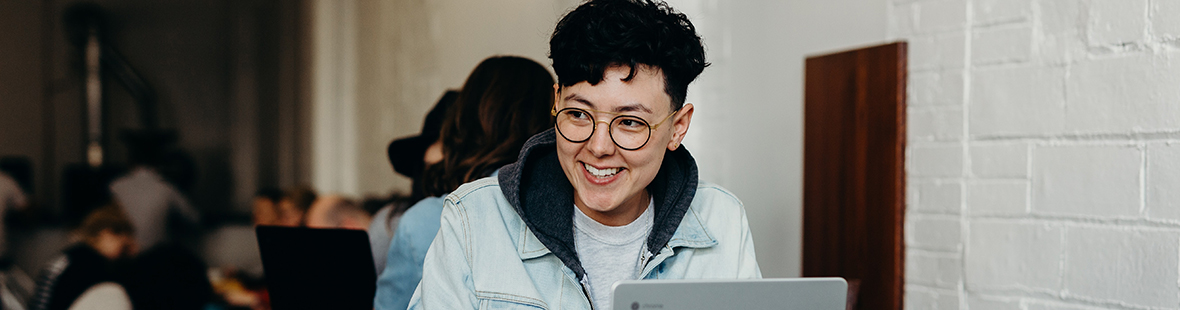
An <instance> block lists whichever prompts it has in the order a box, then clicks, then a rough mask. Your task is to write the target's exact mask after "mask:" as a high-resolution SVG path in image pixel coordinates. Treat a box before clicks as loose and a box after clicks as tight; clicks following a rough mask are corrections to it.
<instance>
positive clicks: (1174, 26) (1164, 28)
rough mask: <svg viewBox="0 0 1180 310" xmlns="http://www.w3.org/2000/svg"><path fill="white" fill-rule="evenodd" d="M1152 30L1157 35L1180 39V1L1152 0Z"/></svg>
mask: <svg viewBox="0 0 1180 310" xmlns="http://www.w3.org/2000/svg"><path fill="white" fill-rule="evenodd" d="M1151 6H1152V8H1151V16H1152V17H1153V18H1152V20H1151V30H1152V31H1153V32H1154V34H1155V35H1156V36H1159V37H1163V38H1168V39H1180V1H1175V0H1153V1H1151Z"/></svg>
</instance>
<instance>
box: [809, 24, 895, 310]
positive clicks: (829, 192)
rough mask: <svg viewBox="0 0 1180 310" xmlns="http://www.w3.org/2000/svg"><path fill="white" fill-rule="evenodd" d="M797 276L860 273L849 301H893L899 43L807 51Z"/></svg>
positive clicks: (890, 305) (867, 304)
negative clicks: (800, 267)
mask: <svg viewBox="0 0 1180 310" xmlns="http://www.w3.org/2000/svg"><path fill="white" fill-rule="evenodd" d="M805 72H806V73H805V74H806V76H805V81H804V83H805V95H804V97H805V99H804V101H805V103H804V142H803V166H804V167H803V184H804V185H803V276H808V277H813V276H840V277H844V278H846V279H849V280H859V282H860V285H859V291H860V292H859V294H858V295H857V296H856V298H857V300H858V304H857V307H856V309H901V307H902V288H903V284H904V278H903V276H904V269H903V268H904V265H905V248H904V244H903V242H904V241H903V234H902V226H903V214H904V206H905V166H904V163H905V89H906V44H905V43H904V42H900V43H893V44H888V45H882V46H875V47H869V48H863V49H858V50H853V51H847V52H841V53H835V54H830V55H823V56H815V57H810V58H808V59H807V63H806V69H805Z"/></svg>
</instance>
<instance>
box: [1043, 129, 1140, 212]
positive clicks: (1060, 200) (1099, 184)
mask: <svg viewBox="0 0 1180 310" xmlns="http://www.w3.org/2000/svg"><path fill="white" fill-rule="evenodd" d="M1140 165H1141V155H1140V152H1139V150H1138V149H1136V148H1133V147H1126V146H1070V147H1044V148H1037V149H1034V150H1033V159H1032V167H1033V175H1032V188H1033V195H1032V196H1033V199H1032V210H1033V212H1037V213H1053V214H1066V215H1081V216H1101V217H1133V216H1137V215H1139V194H1140V192H1139V190H1140V189H1141V185H1140V184H1139V170H1140Z"/></svg>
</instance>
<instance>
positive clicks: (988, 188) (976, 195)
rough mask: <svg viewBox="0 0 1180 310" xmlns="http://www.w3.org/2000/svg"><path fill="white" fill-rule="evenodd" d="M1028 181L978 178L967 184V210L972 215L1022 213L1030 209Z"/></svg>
mask: <svg viewBox="0 0 1180 310" xmlns="http://www.w3.org/2000/svg"><path fill="white" fill-rule="evenodd" d="M1028 187H1029V185H1028V182H1027V181H1023V180H978V181H972V182H971V183H968V184H967V210H970V211H971V214H972V215H1022V214H1027V213H1028V212H1029V210H1028V198H1027V197H1028Z"/></svg>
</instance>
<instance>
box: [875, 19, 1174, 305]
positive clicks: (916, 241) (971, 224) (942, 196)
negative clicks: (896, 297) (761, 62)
mask: <svg viewBox="0 0 1180 310" xmlns="http://www.w3.org/2000/svg"><path fill="white" fill-rule="evenodd" d="M890 1H891V4H890V10H889V12H890V14H892V16H891V18H890V23H889V24H890V27H889V32H890V33H889V36H890V37H894V38H899V39H902V40H906V41H908V42H909V43H910V55H909V56H910V59H909V64H910V83H909V85H908V89H907V91H908V94H907V98H908V99H909V111H907V113H908V120H907V121H908V122H909V124H908V128H909V133H908V138H909V140H908V146H907V163H906V164H907V166H906V169H907V182H908V184H909V185H908V186H907V188H908V190H909V193H907V197H909V199H911V201H909V202H908V203H907V207H908V208H910V209H909V210H907V213H906V217H907V218H906V227H905V229H906V242H907V248H908V251H909V252H908V253H909V254H908V255H907V262H906V275H907V280H906V295H905V298H906V299H905V308H906V309H971V310H980V309H985V310H986V309H1020V310H1066V309H1076V310H1081V309H1086V310H1095V309H1122V310H1130V309H1180V0H890Z"/></svg>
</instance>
